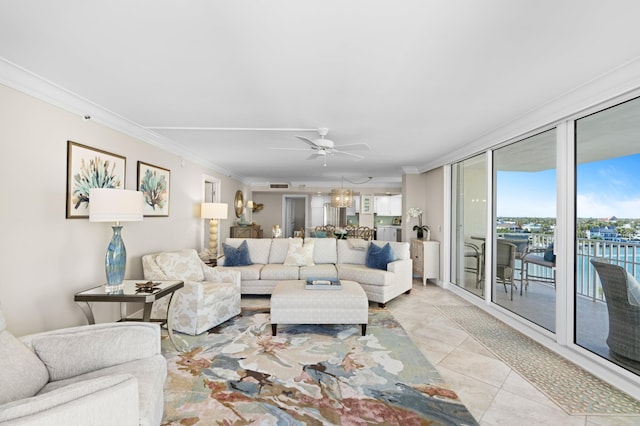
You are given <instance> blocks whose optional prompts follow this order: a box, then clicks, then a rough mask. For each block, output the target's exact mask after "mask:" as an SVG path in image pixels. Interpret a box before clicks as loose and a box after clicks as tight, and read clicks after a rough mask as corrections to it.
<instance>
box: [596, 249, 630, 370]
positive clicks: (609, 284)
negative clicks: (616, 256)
mask: <svg viewBox="0 0 640 426" xmlns="http://www.w3.org/2000/svg"><path fill="white" fill-rule="evenodd" d="M590 262H591V264H592V265H593V267H594V268H595V269H596V271H597V272H598V276H599V277H600V283H601V284H602V290H603V291H604V297H605V300H606V302H607V310H608V311H609V336H608V337H607V345H608V346H609V350H610V352H611V355H613V356H615V358H617V359H619V358H622V359H620V360H621V361H624V360H625V359H631V360H633V361H636V362H639V361H640V284H639V283H638V282H637V281H636V279H635V278H634V277H633V275H631V274H629V273H628V272H627V271H626V270H625V269H624V268H623V267H622V266H618V265H613V264H611V263H609V262H608V261H607V260H606V259H603V258H597V257H594V258H591V260H590Z"/></svg>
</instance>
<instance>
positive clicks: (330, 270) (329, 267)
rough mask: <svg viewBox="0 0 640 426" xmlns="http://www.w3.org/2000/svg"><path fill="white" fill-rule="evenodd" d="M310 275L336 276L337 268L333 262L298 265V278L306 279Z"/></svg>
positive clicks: (320, 276)
mask: <svg viewBox="0 0 640 426" xmlns="http://www.w3.org/2000/svg"><path fill="white" fill-rule="evenodd" d="M310 277H318V278H338V270H337V269H336V266H335V265H334V264H333V263H321V264H315V265H313V266H301V267H300V279H301V280H306V279H307V278H310Z"/></svg>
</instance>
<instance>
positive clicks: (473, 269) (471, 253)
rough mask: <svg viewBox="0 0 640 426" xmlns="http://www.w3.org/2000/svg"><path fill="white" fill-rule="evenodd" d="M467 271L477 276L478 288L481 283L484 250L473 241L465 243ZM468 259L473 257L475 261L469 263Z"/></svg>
mask: <svg viewBox="0 0 640 426" xmlns="http://www.w3.org/2000/svg"><path fill="white" fill-rule="evenodd" d="M464 258H465V265H464V270H465V272H470V273H472V274H474V275H475V276H476V288H478V286H479V285H480V273H481V269H480V268H481V266H480V265H481V263H480V262H482V252H481V250H480V248H479V247H478V246H477V245H475V244H473V243H464ZM467 259H471V260H472V262H473V263H471V264H468V263H467V262H466V260H467Z"/></svg>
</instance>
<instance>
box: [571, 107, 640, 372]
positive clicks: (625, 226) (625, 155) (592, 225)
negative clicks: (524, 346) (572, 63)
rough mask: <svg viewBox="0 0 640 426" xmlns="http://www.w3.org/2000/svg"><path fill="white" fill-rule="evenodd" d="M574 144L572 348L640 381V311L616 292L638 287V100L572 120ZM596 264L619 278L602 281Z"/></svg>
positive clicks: (639, 122) (639, 124)
mask: <svg viewBox="0 0 640 426" xmlns="http://www.w3.org/2000/svg"><path fill="white" fill-rule="evenodd" d="M575 144H576V145H575V148H576V218H575V220H576V241H575V247H576V249H575V265H576V273H575V329H576V335H575V342H576V344H577V345H579V346H582V347H583V348H585V349H587V350H589V351H591V352H593V353H595V354H597V355H599V356H601V357H603V358H605V359H608V360H610V361H611V362H613V363H615V364H617V365H619V366H621V367H623V368H625V369H627V370H629V371H632V372H634V373H636V374H640V329H639V327H640V306H637V304H636V306H634V305H633V302H632V295H631V294H630V293H629V294H625V293H626V290H623V291H622V293H618V294H617V295H616V293H615V290H614V289H615V286H616V285H620V284H621V283H620V281H622V280H625V279H626V281H628V282H633V280H634V279H633V278H628V277H627V276H626V274H627V273H628V274H629V276H632V277H635V279H638V280H640V275H639V274H640V98H636V99H633V100H630V101H627V102H625V103H622V104H619V105H616V106H614V107H611V108H608V109H606V110H603V111H600V112H597V113H595V114H591V115H589V116H587V117H584V118H581V119H579V120H576V122H575ZM594 258H599V259H604V260H605V261H606V262H608V263H610V264H613V265H616V266H619V267H621V268H620V269H619V270H620V271H621V274H618V275H612V276H611V277H610V278H611V279H609V280H603V277H602V276H601V275H600V273H599V272H598V271H596V270H595V268H594V267H593V265H592V263H591V260H592V259H594ZM614 272H615V271H614ZM623 288H624V287H623ZM608 289H609V291H607V290H608Z"/></svg>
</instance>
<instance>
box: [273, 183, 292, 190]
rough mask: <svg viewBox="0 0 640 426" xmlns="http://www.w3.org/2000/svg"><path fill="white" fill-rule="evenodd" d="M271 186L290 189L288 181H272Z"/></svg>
mask: <svg viewBox="0 0 640 426" xmlns="http://www.w3.org/2000/svg"><path fill="white" fill-rule="evenodd" d="M269 188H271V189H289V184H288V183H270V184H269Z"/></svg>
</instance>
